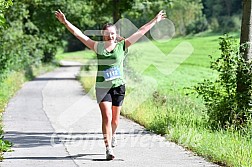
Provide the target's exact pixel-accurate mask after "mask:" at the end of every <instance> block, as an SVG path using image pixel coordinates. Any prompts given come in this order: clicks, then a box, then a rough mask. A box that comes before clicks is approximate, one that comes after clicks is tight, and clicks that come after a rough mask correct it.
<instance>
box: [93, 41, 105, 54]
mask: <svg viewBox="0 0 252 167" xmlns="http://www.w3.org/2000/svg"><path fill="white" fill-rule="evenodd" d="M103 49H104V45H103V42H102V41H99V42H98V41H97V42H95V44H94V51H95V53H96V54H101V53H102V51H103Z"/></svg>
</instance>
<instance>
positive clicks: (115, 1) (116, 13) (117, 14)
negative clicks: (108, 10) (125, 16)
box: [113, 0, 121, 23]
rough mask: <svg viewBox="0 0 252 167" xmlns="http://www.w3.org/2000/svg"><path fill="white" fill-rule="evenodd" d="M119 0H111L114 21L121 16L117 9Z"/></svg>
mask: <svg viewBox="0 0 252 167" xmlns="http://www.w3.org/2000/svg"><path fill="white" fill-rule="evenodd" d="M119 1H120V0H113V21H114V23H116V22H117V21H118V20H119V19H120V18H121V13H120V10H119V3H120V2H119Z"/></svg>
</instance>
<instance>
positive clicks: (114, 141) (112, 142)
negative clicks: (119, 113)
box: [111, 136, 117, 147]
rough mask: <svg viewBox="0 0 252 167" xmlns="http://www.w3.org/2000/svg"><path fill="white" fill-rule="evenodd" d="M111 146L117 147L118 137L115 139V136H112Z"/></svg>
mask: <svg viewBox="0 0 252 167" xmlns="http://www.w3.org/2000/svg"><path fill="white" fill-rule="evenodd" d="M111 146H112V147H115V146H117V141H116V137H115V136H112V140H111Z"/></svg>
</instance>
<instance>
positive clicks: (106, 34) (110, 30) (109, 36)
mask: <svg viewBox="0 0 252 167" xmlns="http://www.w3.org/2000/svg"><path fill="white" fill-rule="evenodd" d="M103 40H104V41H110V42H115V40H116V28H115V27H114V26H110V27H107V28H106V29H105V30H104V31H103Z"/></svg>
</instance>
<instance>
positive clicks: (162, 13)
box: [155, 10, 166, 22]
mask: <svg viewBox="0 0 252 167" xmlns="http://www.w3.org/2000/svg"><path fill="white" fill-rule="evenodd" d="M165 18H166V13H165V12H164V11H163V10H161V11H160V12H159V13H158V14H157V15H156V17H155V20H156V21H157V22H160V21H161V20H164V19H165Z"/></svg>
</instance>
